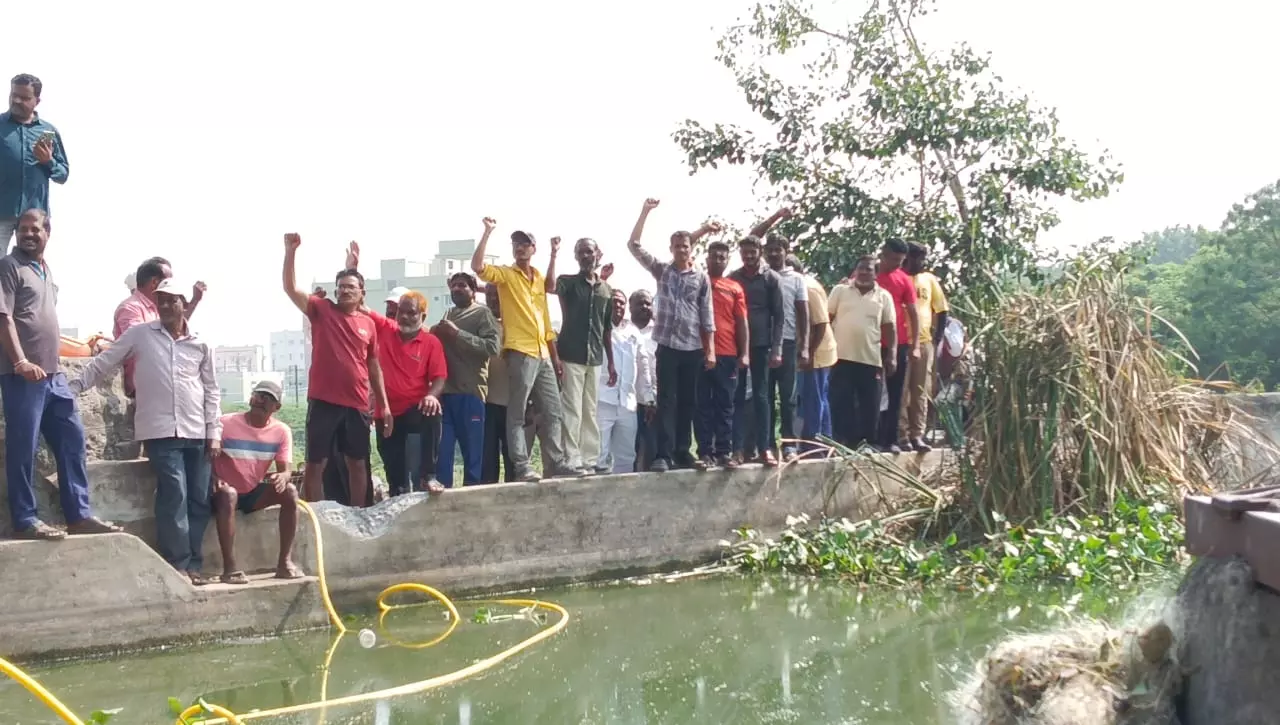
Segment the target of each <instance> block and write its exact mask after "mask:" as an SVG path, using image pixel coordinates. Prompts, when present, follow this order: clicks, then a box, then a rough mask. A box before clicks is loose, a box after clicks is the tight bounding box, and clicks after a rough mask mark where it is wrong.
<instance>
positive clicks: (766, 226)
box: [751, 207, 791, 239]
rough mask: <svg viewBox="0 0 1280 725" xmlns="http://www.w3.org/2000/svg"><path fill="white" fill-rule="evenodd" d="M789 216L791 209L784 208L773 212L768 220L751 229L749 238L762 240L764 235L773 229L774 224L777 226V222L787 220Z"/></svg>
mask: <svg viewBox="0 0 1280 725" xmlns="http://www.w3.org/2000/svg"><path fill="white" fill-rule="evenodd" d="M790 216H791V207H785V208H782V209H779V210H777V211H775V212H774V213H773V215H772V216H770V217H769V218H768V219H765V220H764V221H762V222H760V223H759V224H757V225H755V226H754V227H752V228H751V236H753V237H759V238H761V239H764V235H766V234H768V233H769V230H770V229H773V225H774V224H777V223H778V222H780V221H782V220H783V219H787V218H789V217H790Z"/></svg>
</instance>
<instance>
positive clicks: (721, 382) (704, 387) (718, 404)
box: [694, 242, 751, 468]
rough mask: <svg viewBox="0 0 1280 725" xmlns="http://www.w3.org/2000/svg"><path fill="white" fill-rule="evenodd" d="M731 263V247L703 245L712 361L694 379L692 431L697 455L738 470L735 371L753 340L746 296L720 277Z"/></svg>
mask: <svg viewBox="0 0 1280 725" xmlns="http://www.w3.org/2000/svg"><path fill="white" fill-rule="evenodd" d="M728 266H729V245H728V244H725V243H724V242H712V243H711V244H710V245H708V246H707V275H708V276H709V277H710V278H711V294H712V296H713V300H712V307H713V309H714V310H715V314H716V365H715V367H713V368H712V369H710V370H705V371H703V373H702V379H701V380H700V381H698V412H697V417H696V425H695V426H694V429H695V433H696V434H697V439H698V457H699V458H701V459H702V461H703V462H704V463H706V464H707V465H708V466H721V467H723V468H736V467H737V461H736V460H735V459H734V458H733V457H732V453H733V399H734V397H735V396H736V395H737V393H738V375H739V374H743V375H745V374H746V370H747V367H748V366H749V365H750V355H749V352H748V351H749V350H750V344H751V339H750V336H749V334H748V330H747V298H746V294H745V293H744V292H743V291H742V285H740V284H738V283H737V282H735V281H734V280H732V279H729V278H728V277H726V276H724V273H725V269H726V268H728Z"/></svg>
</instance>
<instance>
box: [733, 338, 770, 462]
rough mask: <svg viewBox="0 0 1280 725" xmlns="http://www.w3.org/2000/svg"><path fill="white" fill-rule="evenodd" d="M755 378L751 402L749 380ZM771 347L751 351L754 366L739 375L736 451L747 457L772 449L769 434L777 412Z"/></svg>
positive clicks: (761, 347)
mask: <svg viewBox="0 0 1280 725" xmlns="http://www.w3.org/2000/svg"><path fill="white" fill-rule="evenodd" d="M748 377H750V379H751V399H750V400H747V378H748ZM768 383H769V346H768V345H757V346H756V347H753V348H751V367H750V368H748V369H747V371H746V373H745V374H743V375H739V376H738V390H737V392H736V393H735V396H734V406H733V449H734V450H735V451H739V452H741V453H742V454H743V455H744V456H746V457H747V458H752V457H754V456H750V455H747V454H748V453H751V452H754V453H755V454H756V455H761V454H763V453H764V452H765V451H767V450H769V431H771V430H773V415H772V413H773V410H772V409H771V408H770V407H769V395H768V393H767V390H768V388H769V385H768Z"/></svg>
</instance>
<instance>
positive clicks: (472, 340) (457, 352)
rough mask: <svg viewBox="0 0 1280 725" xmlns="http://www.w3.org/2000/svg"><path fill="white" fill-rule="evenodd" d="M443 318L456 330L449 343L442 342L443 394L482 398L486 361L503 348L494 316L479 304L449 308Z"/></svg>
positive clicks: (486, 368)
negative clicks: (445, 374) (444, 364)
mask: <svg viewBox="0 0 1280 725" xmlns="http://www.w3.org/2000/svg"><path fill="white" fill-rule="evenodd" d="M444 319H446V320H448V321H450V322H452V323H453V325H454V327H457V328H458V336H457V338H455V339H454V340H453V341H451V342H446V341H445V340H441V341H440V344H441V345H443V346H444V359H445V361H446V362H447V363H448V369H449V379H448V380H446V381H445V383H444V391H443V392H444V393H445V394H446V395H450V394H451V395H474V396H476V397H477V398H480V399H481V400H484V399H485V395H486V394H487V393H488V388H489V384H490V381H489V378H490V374H489V358H490V356H493V355H497V354H498V351H499V350H501V349H502V336H501V334H500V332H499V329H498V321H497V320H495V319H493V313H492V312H490V311H489V308H488V307H485V306H484V305H482V304H479V303H478V302H472V303H471V304H470V305H469V306H467V307H450V308H449V311H448V312H446V313H444Z"/></svg>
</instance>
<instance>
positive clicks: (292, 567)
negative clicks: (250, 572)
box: [276, 562, 306, 579]
mask: <svg viewBox="0 0 1280 725" xmlns="http://www.w3.org/2000/svg"><path fill="white" fill-rule="evenodd" d="M304 576H306V574H304V573H303V572H302V570H301V569H299V568H298V565H297V564H294V563H292V562H291V563H290V564H289V567H288V568H287V569H276V578H277V579H301V578H302V577H304Z"/></svg>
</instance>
